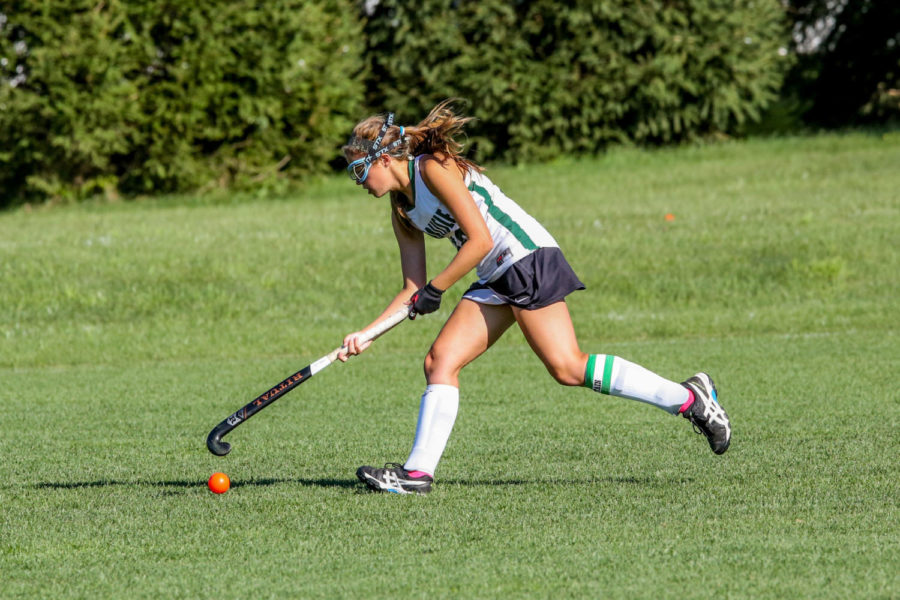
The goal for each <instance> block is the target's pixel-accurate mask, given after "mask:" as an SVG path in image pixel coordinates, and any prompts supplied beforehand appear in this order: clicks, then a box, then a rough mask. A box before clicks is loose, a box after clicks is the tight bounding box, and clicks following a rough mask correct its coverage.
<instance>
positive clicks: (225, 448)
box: [206, 427, 231, 456]
mask: <svg viewBox="0 0 900 600" xmlns="http://www.w3.org/2000/svg"><path fill="white" fill-rule="evenodd" d="M225 433H228V432H227V431H226V432H222V431H221V430H220V429H219V427H216V428H215V429H213V430H212V431H210V432H209V437H207V438H206V447H207V448H209V451H210V452H212V453H213V454H215V455H216V456H225V455H226V454H228V453H229V452H231V444H229V443H228V442H223V441H222V436H223V435H225Z"/></svg>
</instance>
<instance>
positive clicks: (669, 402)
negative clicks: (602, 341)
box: [584, 354, 688, 415]
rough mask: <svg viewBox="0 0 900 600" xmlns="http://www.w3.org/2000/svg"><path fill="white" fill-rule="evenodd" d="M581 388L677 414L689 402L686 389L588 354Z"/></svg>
mask: <svg viewBox="0 0 900 600" xmlns="http://www.w3.org/2000/svg"><path fill="white" fill-rule="evenodd" d="M584 385H585V387H589V388H592V389H593V390H594V391H595V392H600V393H603V394H609V395H610V396H619V397H622V398H629V399H631V400H639V401H641V402H646V403H647V404H652V405H653V406H657V407H659V408H661V409H663V410H664V411H666V412H668V413H671V414H673V415H674V414H677V413H678V409H679V408H681V406H682V405H683V404H684V403H685V402H687V401H688V391H687V388H685V387H684V386H682V385H681V384H680V383H675V382H674V381H669V380H668V379H664V378H663V377H660V376H659V375H657V374H656V373H653V372H652V371H649V370H647V369H645V368H644V367H642V366H640V365H636V364H634V363H633V362H629V361H627V360H625V359H624V358H619V357H618V356H611V355H608V354H591V355H590V356H589V357H588V362H587V367H586V368H585V371H584Z"/></svg>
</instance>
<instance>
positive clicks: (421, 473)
mask: <svg viewBox="0 0 900 600" xmlns="http://www.w3.org/2000/svg"><path fill="white" fill-rule="evenodd" d="M407 474H408V475H409V476H410V477H413V478H415V479H418V478H419V477H431V473H426V472H425V471H407Z"/></svg>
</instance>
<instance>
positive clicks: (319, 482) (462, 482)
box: [32, 477, 693, 490]
mask: <svg viewBox="0 0 900 600" xmlns="http://www.w3.org/2000/svg"><path fill="white" fill-rule="evenodd" d="M692 481H693V479H692V478H690V477H680V478H676V479H673V478H660V477H594V478H587V479H444V480H439V484H443V485H447V486H451V485H452V486H461V487H488V486H490V487H504V486H529V485H535V486H545V485H551V484H552V485H598V484H602V485H623V484H625V485H635V486H641V487H659V486H670V485H672V484H684V483H690V482H692ZM281 484H294V485H301V486H311V487H321V488H357V487H360V485H361V484H360V483H359V481H358V480H357V479H288V478H274V477H273V478H265V479H248V480H246V481H242V480H238V481H232V482H231V489H236V488H242V487H247V488H252V487H265V486H270V485H281ZM136 485H141V486H143V485H149V486H153V487H158V488H184V489H190V488H205V487H206V482H205V481H190V480H179V481H140V480H138V481H122V480H116V479H100V480H97V481H69V482H58V483H57V482H41V483H36V484H34V486H32V487H34V488H36V489H54V490H75V489H80V488H104V487H118V486H122V487H131V486H136Z"/></svg>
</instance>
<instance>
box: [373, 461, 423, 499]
mask: <svg viewBox="0 0 900 600" xmlns="http://www.w3.org/2000/svg"><path fill="white" fill-rule="evenodd" d="M356 477H357V478H359V480H360V481H362V482H363V483H364V484H366V486H368V488H369V489H370V490H372V491H374V492H391V493H392V494H427V493H428V492H430V491H431V484H432V483H433V482H434V479H433V478H431V477H429V476H428V475H423V476H422V477H410V476H409V472H408V471H407V470H406V469H404V468H403V465H401V464H398V463H387V464H386V465H384V468H383V469H378V468H375V467H360V468H358V469H357V470H356Z"/></svg>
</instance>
